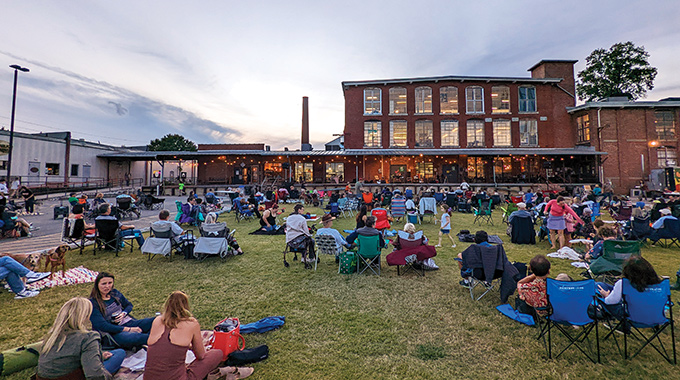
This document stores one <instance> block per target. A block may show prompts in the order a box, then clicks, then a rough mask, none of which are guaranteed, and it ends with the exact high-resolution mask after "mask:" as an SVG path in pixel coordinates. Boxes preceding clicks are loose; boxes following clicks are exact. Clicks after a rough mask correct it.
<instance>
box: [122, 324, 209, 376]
mask: <svg viewBox="0 0 680 380" xmlns="http://www.w3.org/2000/svg"><path fill="white" fill-rule="evenodd" d="M201 335H202V338H203V346H205V348H206V350H207V349H209V348H211V346H210V340H211V339H212V336H213V331H212V330H201ZM194 359H196V356H194V353H193V352H192V351H191V350H188V351H187V357H186V363H191V362H192V361H194ZM145 365H146V351H145V350H139V351H137V352H136V353H133V352H132V351H129V352H128V353H127V357H126V358H125V360H123V364H122V365H121V368H120V369H119V370H118V372H116V374H115V375H114V376H113V379H114V380H137V379H139V380H142V379H143V378H144V366H145Z"/></svg>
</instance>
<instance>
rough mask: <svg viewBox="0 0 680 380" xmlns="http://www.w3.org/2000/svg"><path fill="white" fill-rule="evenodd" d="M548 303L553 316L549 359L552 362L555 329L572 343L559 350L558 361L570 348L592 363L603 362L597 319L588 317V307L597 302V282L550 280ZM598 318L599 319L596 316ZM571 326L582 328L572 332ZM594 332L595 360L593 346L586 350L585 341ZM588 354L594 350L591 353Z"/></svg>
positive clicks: (550, 330) (549, 335) (548, 284)
mask: <svg viewBox="0 0 680 380" xmlns="http://www.w3.org/2000/svg"><path fill="white" fill-rule="evenodd" d="M547 281H548V282H547V294H548V302H549V303H550V306H551V308H552V313H551V314H550V315H548V317H547V322H548V326H547V334H548V358H550V359H552V345H553V341H552V334H551V332H552V331H553V330H557V331H559V332H560V333H561V334H562V335H564V337H565V338H567V340H568V341H569V344H568V345H567V346H566V347H564V348H563V349H562V351H560V353H559V354H557V356H555V358H558V357H560V355H562V354H563V353H564V352H565V351H566V350H567V349H569V348H570V347H572V346H573V347H576V348H577V349H578V350H579V351H581V353H582V354H583V355H585V356H586V357H587V358H588V359H590V360H591V361H592V362H593V363H599V362H600V340H599V337H598V328H597V319H593V318H591V317H590V316H589V315H588V306H589V305H591V304H593V303H594V302H595V297H596V293H595V281H594V280H583V281H557V280H553V279H551V278H549V279H548V280H547ZM595 317H596V318H597V316H595ZM572 326H579V327H580V328H579V329H573V328H572ZM593 330H595V343H596V346H597V353H596V355H597V356H596V357H595V356H593V353H592V347H591V345H590V343H589V344H588V346H589V347H586V345H585V343H586V341H588V342H590V340H589V339H588V338H589V336H590V333H591V332H592V331H593ZM588 351H591V352H590V353H589V352H588Z"/></svg>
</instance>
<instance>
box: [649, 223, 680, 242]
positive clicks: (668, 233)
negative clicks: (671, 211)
mask: <svg viewBox="0 0 680 380" xmlns="http://www.w3.org/2000/svg"><path fill="white" fill-rule="evenodd" d="M649 240H651V241H652V242H653V243H654V244H656V243H659V245H660V246H662V247H666V248H670V247H671V246H673V245H676V246H677V247H678V248H680V220H675V219H665V220H664V221H663V228H659V229H657V230H654V231H653V232H652V233H651V235H650V236H649ZM661 240H663V241H664V242H663V243H661V242H660V241H661Z"/></svg>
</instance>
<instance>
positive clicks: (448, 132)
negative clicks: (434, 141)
mask: <svg viewBox="0 0 680 380" xmlns="http://www.w3.org/2000/svg"><path fill="white" fill-rule="evenodd" d="M441 127H442V147H457V146H458V144H459V142H458V120H443V121H442V123H441Z"/></svg>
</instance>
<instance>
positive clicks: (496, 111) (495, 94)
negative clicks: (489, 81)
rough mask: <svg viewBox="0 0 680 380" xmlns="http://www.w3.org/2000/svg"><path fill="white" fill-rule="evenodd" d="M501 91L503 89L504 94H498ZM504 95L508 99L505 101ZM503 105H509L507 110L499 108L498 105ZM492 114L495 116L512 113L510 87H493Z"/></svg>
mask: <svg viewBox="0 0 680 380" xmlns="http://www.w3.org/2000/svg"><path fill="white" fill-rule="evenodd" d="M499 89H502V90H503V92H504V94H500V93H499V92H497V91H498V90H499ZM502 95H506V99H503V98H502ZM504 100H505V101H504ZM496 103H498V104H496ZM503 104H506V105H507V109H505V108H497V106H498V105H503ZM491 113H492V114H495V115H505V114H509V113H510V87H508V86H493V87H491Z"/></svg>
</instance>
